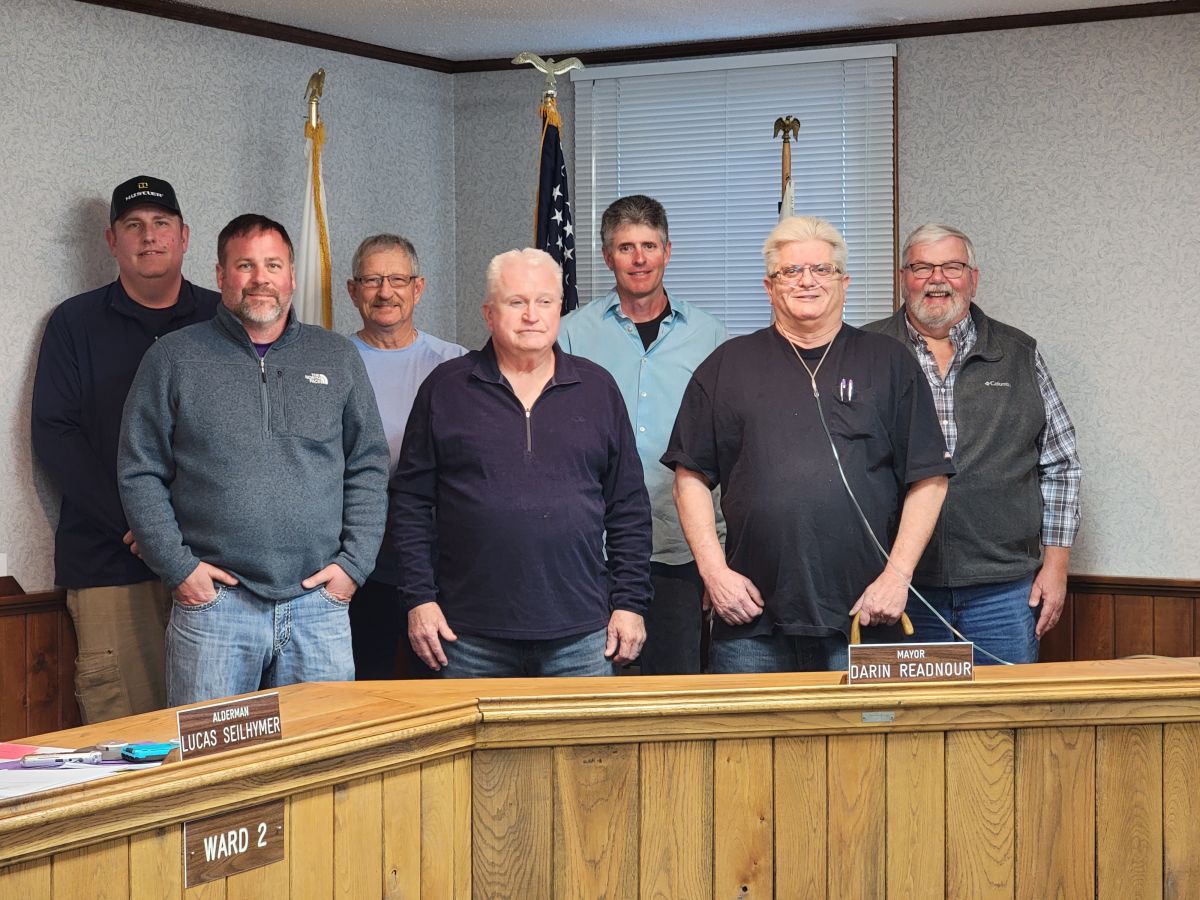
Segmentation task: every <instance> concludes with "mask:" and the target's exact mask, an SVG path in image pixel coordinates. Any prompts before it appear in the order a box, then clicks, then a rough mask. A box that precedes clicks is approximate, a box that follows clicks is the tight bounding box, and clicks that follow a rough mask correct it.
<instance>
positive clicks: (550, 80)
mask: <svg viewBox="0 0 1200 900" xmlns="http://www.w3.org/2000/svg"><path fill="white" fill-rule="evenodd" d="M512 61H513V65H514V66H522V65H525V64H529V65H531V66H533V67H534V68H535V69H537V70H538V71H539V72H541V73H542V74H543V75H545V76H546V86H545V87H544V88H543V90H542V96H543V97H556V96H557V95H558V86H557V82H556V81H555V76H558V75H566V74H567V73H568V72H570V71H571V70H572V69H582V68H583V63H582V62H581V61H580V59H579V57H578V56H568V57H567V58H566V59H564V60H562V61H561V62H555V60H554V57H553V56H551V57H549V58H547V59H542V58H541V57H540V56H538V55H537V54H536V53H530V52H529V51H528V50H526V51H524V52H522V53H518V54H517V55H516V56H514V57H513V60H512Z"/></svg>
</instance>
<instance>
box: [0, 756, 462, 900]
mask: <svg viewBox="0 0 1200 900" xmlns="http://www.w3.org/2000/svg"><path fill="white" fill-rule="evenodd" d="M470 803H471V756H470V754H469V753H461V754H458V755H456V756H451V757H446V758H444V759H439V760H435V761H432V762H428V763H424V764H423V765H420V766H410V767H408V768H405V769H400V770H398V771H395V772H388V773H385V774H382V775H375V776H370V777H367V778H360V779H355V780H353V781H348V782H346V783H344V784H339V785H335V786H332V787H325V788H318V789H316V790H312V791H305V792H302V793H298V794H294V795H293V796H291V797H290V798H288V801H287V803H286V804H285V816H284V823H285V829H286V832H287V839H286V840H287V843H286V858H285V859H284V860H283V861H282V862H278V863H274V864H272V865H269V866H265V867H263V868H261V869H255V870H253V871H250V872H243V873H241V874H238V875H231V876H229V877H228V878H225V879H222V880H218V881H214V882H210V883H208V884H204V885H198V886H197V887H194V888H192V889H190V890H185V889H184V887H183V884H184V875H183V865H182V859H183V855H182V854H183V849H182V846H183V845H182V840H183V828H182V826H180V825H173V826H169V827H165V828H158V829H155V830H153V831H148V832H143V833H141V834H137V835H134V836H132V837H130V838H124V839H116V840H110V841H105V842H103V843H99V844H93V845H91V846H88V847H85V848H83V849H80V850H72V851H67V852H63V853H57V854H55V855H54V856H52V857H49V858H47V859H44V860H37V861H35V862H32V863H23V864H20V865H16V866H12V867H10V868H8V869H0V897H4V898H9V897H11V898H20V900H41V898H50V897H59V898H82V897H87V898H89V900H141V898H168V897H183V898H187V900H235V898H246V900H271V898H281V897H296V898H312V900H329V898H334V897H338V898H341V897H345V898H378V897H397V898H400V897H404V898H407V897H413V898H422V900H460V898H463V897H469V896H471V858H470V853H471V805H470Z"/></svg>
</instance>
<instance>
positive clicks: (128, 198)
mask: <svg viewBox="0 0 1200 900" xmlns="http://www.w3.org/2000/svg"><path fill="white" fill-rule="evenodd" d="M143 203H151V204H153V205H154V206H161V207H162V208H163V209H165V210H167V211H168V212H173V213H175V215H177V216H181V217H182V215H183V213H181V212H180V211H179V201H178V200H176V199H175V188H173V187H171V185H170V183H169V182H166V181H163V180H162V179H161V178H153V177H151V176H150V175H138V176H137V177H136V178H130V179H129V180H128V181H126V182H124V183H122V184H118V185H117V187H116V190H114V191H113V195H112V203H111V204H109V207H108V224H109V225H112V224H113V223H115V222H116V221H117V219H119V218H121V216H123V215H125V213H127V212H129V210H131V209H133V208H134V207H135V206H141V205H142V204H143Z"/></svg>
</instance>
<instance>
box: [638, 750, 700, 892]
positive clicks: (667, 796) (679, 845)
mask: <svg viewBox="0 0 1200 900" xmlns="http://www.w3.org/2000/svg"><path fill="white" fill-rule="evenodd" d="M640 770H641V783H640V794H641V816H640V821H639V826H640V829H641V841H640V844H641V853H640V854H639V864H640V865H639V873H638V877H639V896H640V897H641V898H642V900H690V898H706V897H711V896H712V895H713V880H712V876H713V872H712V848H713V742H712V741H689V742H676V743H660V742H655V743H647V744H642V747H641V759H640Z"/></svg>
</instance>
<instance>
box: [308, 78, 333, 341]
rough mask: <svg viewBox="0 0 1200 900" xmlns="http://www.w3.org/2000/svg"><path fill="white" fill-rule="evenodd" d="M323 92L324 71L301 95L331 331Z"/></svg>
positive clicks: (324, 309)
mask: <svg viewBox="0 0 1200 900" xmlns="http://www.w3.org/2000/svg"><path fill="white" fill-rule="evenodd" d="M324 91H325V70H324V69H317V71H315V72H313V73H312V75H311V76H309V79H308V86H307V87H305V89H304V95H305V97H306V99H307V101H308V121H307V122H305V124H304V136H305V137H306V138H309V139H310V140H311V141H312V142H313V149H312V171H311V172H310V173H309V177H310V178H311V179H312V185H313V203H314V205H315V206H316V210H317V238H318V240H317V246H318V252H319V253H320V258H321V321H322V324H323V325H324V326H325V328H326V329H332V328H333V264H332V261H331V260H330V251H329V231H328V227H327V225H326V222H325V198H324V197H322V196H321V149H322V147H323V146H324V144H325V123H324V122H322V121H321V112H320V109H319V107H320V104H321V94H322V93H324Z"/></svg>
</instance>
